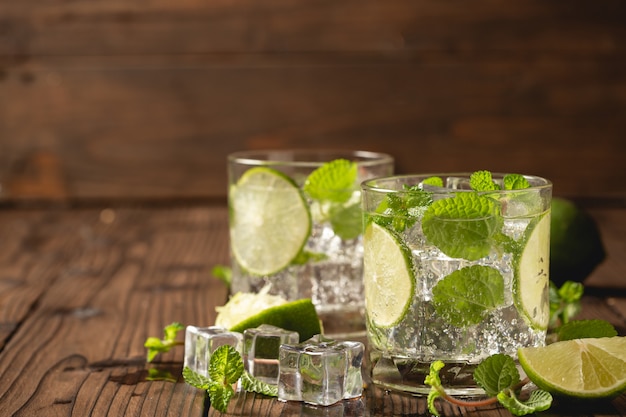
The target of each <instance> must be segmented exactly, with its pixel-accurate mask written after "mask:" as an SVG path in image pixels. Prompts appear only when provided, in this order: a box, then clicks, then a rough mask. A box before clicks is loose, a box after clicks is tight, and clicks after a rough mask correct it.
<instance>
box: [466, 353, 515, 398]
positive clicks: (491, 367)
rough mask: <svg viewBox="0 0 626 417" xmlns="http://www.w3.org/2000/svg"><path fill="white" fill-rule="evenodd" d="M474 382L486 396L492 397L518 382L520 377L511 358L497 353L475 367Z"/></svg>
mask: <svg viewBox="0 0 626 417" xmlns="http://www.w3.org/2000/svg"><path fill="white" fill-rule="evenodd" d="M474 380H475V381H476V383H477V384H478V385H480V386H481V387H482V388H483V389H484V390H485V392H486V393H487V395H488V396H490V397H493V396H496V395H498V393H499V392H500V391H503V390H505V389H507V388H511V387H513V386H514V385H515V384H517V383H518V382H520V376H519V371H518V370H517V367H516V366H515V361H514V360H513V358H511V357H510V356H508V355H504V354H502V353H498V354H495V355H491V356H489V357H488V358H487V359H485V360H483V361H482V362H481V363H480V365H478V367H476V370H475V371H474Z"/></svg>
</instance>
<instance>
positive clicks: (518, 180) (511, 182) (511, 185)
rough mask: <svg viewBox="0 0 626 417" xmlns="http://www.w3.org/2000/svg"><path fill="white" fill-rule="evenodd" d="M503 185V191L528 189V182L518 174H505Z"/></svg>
mask: <svg viewBox="0 0 626 417" xmlns="http://www.w3.org/2000/svg"><path fill="white" fill-rule="evenodd" d="M503 183H504V189H505V190H523V189H524V188H529V187H530V184H529V183H528V180H527V179H526V178H525V177H524V176H523V175H520V174H506V175H505V176H504V178H503Z"/></svg>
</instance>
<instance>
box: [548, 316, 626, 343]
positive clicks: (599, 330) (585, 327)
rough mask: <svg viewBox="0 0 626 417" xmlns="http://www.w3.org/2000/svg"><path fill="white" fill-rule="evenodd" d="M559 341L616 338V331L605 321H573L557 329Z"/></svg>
mask: <svg viewBox="0 0 626 417" xmlns="http://www.w3.org/2000/svg"><path fill="white" fill-rule="evenodd" d="M557 335H558V339H559V340H572V339H584V338H599V337H613V336H617V330H616V329H615V327H613V325H612V324H611V323H609V322H608V321H605V320H574V321H570V322H568V323H565V324H564V325H562V326H561V327H559V329H558V332H557Z"/></svg>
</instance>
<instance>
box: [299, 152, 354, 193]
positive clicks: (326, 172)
mask: <svg viewBox="0 0 626 417" xmlns="http://www.w3.org/2000/svg"><path fill="white" fill-rule="evenodd" d="M356 179H357V164H356V163H354V162H351V161H348V160H346V159H335V160H334V161H330V162H327V163H325V164H324V165H322V166H321V167H319V168H317V169H316V170H315V171H313V172H311V174H309V176H308V177H307V179H306V181H305V183H304V188H303V189H304V192H305V193H307V194H308V195H309V196H310V197H311V198H312V199H314V200H326V201H332V202H335V203H345V202H346V201H348V200H349V199H350V197H352V193H353V192H354V190H355V183H356Z"/></svg>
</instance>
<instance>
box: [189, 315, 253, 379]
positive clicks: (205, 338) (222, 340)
mask: <svg viewBox="0 0 626 417" xmlns="http://www.w3.org/2000/svg"><path fill="white" fill-rule="evenodd" d="M223 345H230V346H232V347H234V348H235V349H236V350H237V352H239V354H242V350H243V335H242V334H241V333H238V332H231V331H228V329H226V328H224V327H219V326H210V327H196V326H187V328H186V329H185V359H184V366H185V367H189V368H190V369H191V370H192V371H195V372H197V373H198V374H200V375H203V376H208V375H209V361H210V360H211V354H213V352H215V350H216V349H217V348H218V347H220V346H223Z"/></svg>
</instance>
